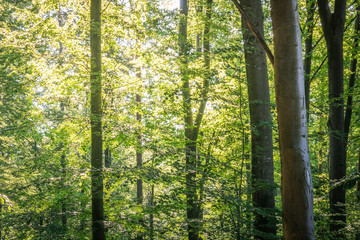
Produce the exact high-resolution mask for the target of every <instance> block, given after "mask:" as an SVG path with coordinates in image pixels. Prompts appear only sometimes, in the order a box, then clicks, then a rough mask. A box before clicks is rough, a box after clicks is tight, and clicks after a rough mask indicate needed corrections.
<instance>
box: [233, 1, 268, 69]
mask: <svg viewBox="0 0 360 240" xmlns="http://www.w3.org/2000/svg"><path fill="white" fill-rule="evenodd" d="M231 1H232V2H233V3H234V4H235V6H236V8H237V9H238V10H239V12H240V14H241V15H242V17H243V18H244V20H245V22H246V24H247V25H248V27H249V29H250V31H251V32H252V33H253V34H254V36H255V38H256V40H257V41H258V42H259V44H260V45H261V47H262V48H263V49H264V51H265V53H266V55H267V56H268V58H269V60H270V62H271V64H272V65H273V67H274V55H273V54H272V52H271V50H270V48H269V46H268V45H267V43H266V42H265V40H264V38H263V37H262V36H261V34H260V33H259V32H258V31H257V30H256V28H255V26H254V24H252V22H251V20H250V18H249V17H248V16H247V14H246V13H245V11H244V9H243V8H242V6H241V5H240V3H239V2H238V0H231Z"/></svg>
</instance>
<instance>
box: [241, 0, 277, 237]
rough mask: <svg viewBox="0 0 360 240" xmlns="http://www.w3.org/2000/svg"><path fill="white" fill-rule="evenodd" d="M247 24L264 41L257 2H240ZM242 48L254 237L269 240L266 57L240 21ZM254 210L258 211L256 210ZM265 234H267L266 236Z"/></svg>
mask: <svg viewBox="0 0 360 240" xmlns="http://www.w3.org/2000/svg"><path fill="white" fill-rule="evenodd" d="M241 4H242V5H243V8H244V10H245V11H246V12H247V14H248V17H249V19H250V21H251V23H252V24H253V25H254V27H256V30H257V32H259V33H260V34H261V38H263V39H264V26H263V25H264V24H263V21H264V16H263V11H262V6H261V1H247V0H243V1H241ZM242 32H243V38H244V40H245V41H244V48H245V63H246V76H247V82H248V96H249V108H250V123H251V128H252V129H251V174H252V191H253V194H252V195H253V198H252V200H253V204H254V207H255V223H254V227H255V238H256V239H271V238H274V236H273V235H275V234H276V219H275V218H274V217H273V216H274V215H273V211H274V208H275V199H274V190H273V185H274V166H273V151H272V148H273V141H272V128H271V126H272V119H271V105H270V93H269V83H268V76H267V62H266V55H265V52H264V50H263V48H262V46H261V45H260V44H259V43H258V41H257V40H256V38H255V36H254V35H253V33H252V32H250V30H249V27H248V25H247V23H246V22H245V20H244V19H242ZM257 208H259V209H258V210H257ZM266 233H267V234H269V235H266Z"/></svg>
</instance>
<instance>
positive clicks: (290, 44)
mask: <svg viewBox="0 0 360 240" xmlns="http://www.w3.org/2000/svg"><path fill="white" fill-rule="evenodd" d="M271 7H272V21H273V29H274V50H275V51H274V53H275V54H274V56H275V65H274V71H275V90H276V104H277V110H278V127H279V145H280V157H281V197H282V219H283V234H284V235H283V239H284V240H290V239H291V240H307V239H315V233H314V217H313V188H312V180H311V169H310V158H309V148H308V137H307V123H306V103H305V89H304V88H305V85H304V71H303V59H302V49H301V46H302V45H301V36H300V26H299V12H298V10H299V9H298V2H297V1H296V0H271Z"/></svg>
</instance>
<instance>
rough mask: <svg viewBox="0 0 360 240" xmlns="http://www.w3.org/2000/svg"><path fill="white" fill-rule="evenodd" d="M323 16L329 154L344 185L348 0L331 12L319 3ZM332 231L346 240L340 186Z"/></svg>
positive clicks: (333, 202)
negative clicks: (345, 51)
mask: <svg viewBox="0 0 360 240" xmlns="http://www.w3.org/2000/svg"><path fill="white" fill-rule="evenodd" d="M318 6H319V14H320V18H321V24H322V29H323V31H324V36H325V40H326V45H327V53H328V78H329V102H330V106H329V120H328V128H329V135H330V136H329V142H330V146H329V150H330V172H329V175H330V181H332V182H336V181H340V180H341V179H343V178H344V177H345V176H346V151H345V136H344V99H343V93H344V60H343V36H344V24H345V12H346V0H336V1H335V9H334V12H333V13H332V12H331V11H330V7H329V3H328V0H318ZM330 209H331V211H332V215H331V216H330V220H331V221H330V231H331V232H333V233H334V234H335V235H334V236H336V237H339V238H343V237H344V235H343V234H341V233H340V232H339V231H340V230H341V229H343V228H344V226H345V223H346V215H345V214H346V212H345V189H344V188H343V186H337V187H334V188H331V189H330Z"/></svg>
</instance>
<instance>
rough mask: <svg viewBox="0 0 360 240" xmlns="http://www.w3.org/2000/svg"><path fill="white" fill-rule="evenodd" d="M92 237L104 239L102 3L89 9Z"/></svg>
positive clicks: (97, 1)
mask: <svg viewBox="0 0 360 240" xmlns="http://www.w3.org/2000/svg"><path fill="white" fill-rule="evenodd" d="M90 50H91V61H90V62H91V66H90V68H91V69H90V71H91V72H90V83H91V99H90V105H91V116H90V121H91V197H92V236H93V239H94V240H95V239H96V240H102V239H105V228H104V202H103V173H102V171H103V159H102V124H101V117H102V107H101V101H102V100H101V88H102V87H101V0H91V5H90Z"/></svg>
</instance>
